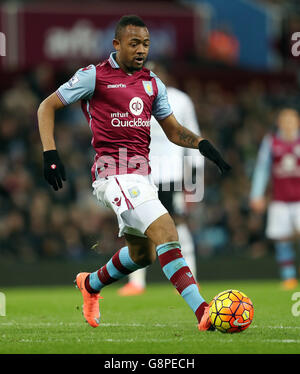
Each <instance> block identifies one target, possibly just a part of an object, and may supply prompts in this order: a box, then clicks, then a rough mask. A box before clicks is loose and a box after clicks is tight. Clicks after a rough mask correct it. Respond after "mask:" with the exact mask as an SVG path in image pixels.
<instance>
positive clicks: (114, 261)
mask: <svg viewBox="0 0 300 374" xmlns="http://www.w3.org/2000/svg"><path fill="white" fill-rule="evenodd" d="M140 268H141V266H139V265H137V264H136V263H135V262H134V261H133V260H132V259H131V257H130V254H129V249H128V247H123V248H121V249H120V250H119V251H118V252H117V253H116V254H114V255H113V257H112V258H111V259H110V260H109V261H108V263H107V264H106V265H104V266H102V267H101V268H100V269H99V270H97V271H95V272H93V273H91V274H89V276H88V277H87V278H86V281H85V286H86V288H87V290H88V291H89V292H90V293H97V292H99V291H100V290H101V289H102V288H103V287H104V286H107V285H108V284H111V283H113V282H116V281H117V280H119V279H121V278H123V277H125V276H126V275H128V274H130V273H131V272H133V271H135V270H137V269H140Z"/></svg>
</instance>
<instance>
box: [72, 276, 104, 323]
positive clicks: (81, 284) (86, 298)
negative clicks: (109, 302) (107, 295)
mask: <svg viewBox="0 0 300 374" xmlns="http://www.w3.org/2000/svg"><path fill="white" fill-rule="evenodd" d="M89 274H90V273H78V274H77V275H76V280H75V283H76V285H77V287H78V289H79V291H80V292H81V294H82V297H83V316H84V318H85V320H86V321H87V323H88V324H89V325H90V326H92V327H97V326H99V323H100V311H99V299H100V298H101V299H103V298H102V297H101V296H100V292H98V293H89V292H88V291H87V289H86V287H85V279H86V277H87V276H88V275H89Z"/></svg>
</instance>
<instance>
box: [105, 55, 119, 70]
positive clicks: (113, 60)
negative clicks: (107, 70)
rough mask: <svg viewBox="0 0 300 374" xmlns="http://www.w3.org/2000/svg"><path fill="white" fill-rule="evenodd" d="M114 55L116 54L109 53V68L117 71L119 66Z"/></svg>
mask: <svg viewBox="0 0 300 374" xmlns="http://www.w3.org/2000/svg"><path fill="white" fill-rule="evenodd" d="M116 55H117V52H111V54H110V56H109V59H108V61H109V63H110V66H111V67H112V68H113V69H119V68H120V66H119V65H118V63H117V61H116Z"/></svg>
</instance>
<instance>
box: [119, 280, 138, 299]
mask: <svg viewBox="0 0 300 374" xmlns="http://www.w3.org/2000/svg"><path fill="white" fill-rule="evenodd" d="M144 292H145V288H144V287H141V286H139V285H138V284H135V283H134V282H128V283H126V284H125V286H123V287H122V288H120V289H119V290H118V294H119V295H120V296H136V295H141V294H143V293H144Z"/></svg>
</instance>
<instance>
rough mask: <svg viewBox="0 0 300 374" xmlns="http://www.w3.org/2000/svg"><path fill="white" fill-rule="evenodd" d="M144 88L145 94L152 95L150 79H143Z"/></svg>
mask: <svg viewBox="0 0 300 374" xmlns="http://www.w3.org/2000/svg"><path fill="white" fill-rule="evenodd" d="M143 85H144V89H145V91H146V94H147V95H149V96H152V95H153V87H152V82H151V81H143Z"/></svg>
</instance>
